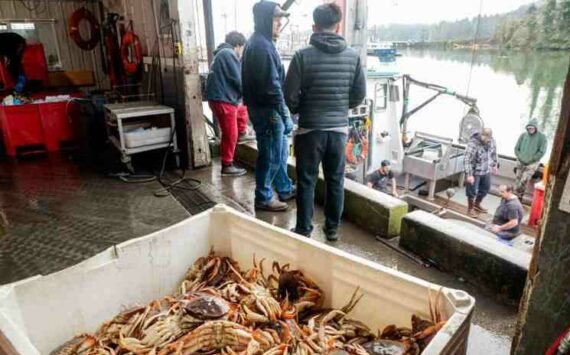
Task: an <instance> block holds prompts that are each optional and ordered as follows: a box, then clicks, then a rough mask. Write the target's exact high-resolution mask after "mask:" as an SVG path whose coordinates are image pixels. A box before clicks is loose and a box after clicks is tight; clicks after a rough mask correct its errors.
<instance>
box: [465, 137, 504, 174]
mask: <svg viewBox="0 0 570 355" xmlns="http://www.w3.org/2000/svg"><path fill="white" fill-rule="evenodd" d="M497 167H499V160H498V157H497V146H496V144H495V140H494V139H491V140H490V141H489V142H488V143H487V144H485V143H483V141H482V140H481V133H473V135H472V136H471V139H469V143H467V148H466V149H465V161H464V169H465V175H467V176H474V175H477V176H483V175H487V174H490V173H491V168H497Z"/></svg>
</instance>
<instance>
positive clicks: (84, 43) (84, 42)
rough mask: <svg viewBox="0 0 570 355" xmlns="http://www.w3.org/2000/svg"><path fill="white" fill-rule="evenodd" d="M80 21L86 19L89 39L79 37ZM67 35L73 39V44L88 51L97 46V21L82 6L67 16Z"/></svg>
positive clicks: (98, 33)
mask: <svg viewBox="0 0 570 355" xmlns="http://www.w3.org/2000/svg"><path fill="white" fill-rule="evenodd" d="M81 21H87V22H88V23H89V33H90V35H89V39H84V38H83V37H81V32H80V31H79V24H80V23H81ZM69 36H70V37H71V38H72V39H73V41H74V42H75V44H77V46H78V47H79V48H81V49H83V50H86V51H90V50H92V49H93V48H95V46H97V43H99V39H100V37H101V33H100V29H99V22H98V21H97V19H96V18H95V16H94V15H93V13H92V12H91V11H89V10H87V9H86V8H84V7H82V8H80V9H77V10H75V11H74V12H73V14H71V17H70V18H69Z"/></svg>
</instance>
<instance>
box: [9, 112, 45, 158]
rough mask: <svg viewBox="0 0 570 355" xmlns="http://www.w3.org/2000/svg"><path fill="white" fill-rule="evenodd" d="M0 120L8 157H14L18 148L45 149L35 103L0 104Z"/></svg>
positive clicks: (40, 122) (42, 131)
mask: <svg viewBox="0 0 570 355" xmlns="http://www.w3.org/2000/svg"><path fill="white" fill-rule="evenodd" d="M0 122H1V126H2V135H3V138H4V145H5V146H6V153H7V154H8V156H9V157H16V155H17V154H18V152H19V151H18V149H19V148H31V150H32V151H38V150H40V151H45V146H46V142H45V136H44V130H43V127H42V121H41V118H40V113H39V111H38V106H37V105H35V104H28V105H15V106H0Z"/></svg>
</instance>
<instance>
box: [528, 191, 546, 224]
mask: <svg viewBox="0 0 570 355" xmlns="http://www.w3.org/2000/svg"><path fill="white" fill-rule="evenodd" d="M543 204H544V184H542V182H539V183H537V184H536V185H534V194H533V196H532V205H531V207H530V216H529V217H528V225H529V226H532V227H536V226H538V224H539V223H540V220H541V218H542V205H543Z"/></svg>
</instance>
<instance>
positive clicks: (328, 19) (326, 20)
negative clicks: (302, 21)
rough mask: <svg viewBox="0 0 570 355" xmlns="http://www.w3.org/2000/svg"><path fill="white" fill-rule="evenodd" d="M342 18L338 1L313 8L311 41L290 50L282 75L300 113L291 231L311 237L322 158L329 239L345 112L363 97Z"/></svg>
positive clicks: (335, 216) (334, 224)
mask: <svg viewBox="0 0 570 355" xmlns="http://www.w3.org/2000/svg"><path fill="white" fill-rule="evenodd" d="M341 19H342V12H341V10H340V8H339V7H338V5H335V4H325V5H320V6H318V7H317V8H316V9H315V10H314V12H313V21H314V25H313V32H314V33H313V35H312V36H311V40H310V45H309V46H308V47H306V48H304V49H301V50H299V51H297V53H295V56H294V57H293V60H292V61H291V64H290V66H289V71H288V72H287V78H286V79H285V101H286V102H287V106H288V107H289V110H290V111H291V112H292V113H295V114H299V129H298V131H297V132H296V135H295V155H296V162H297V224H296V226H295V232H297V233H299V234H302V235H305V236H310V234H311V232H312V230H313V224H312V218H313V211H314V195H315V185H316V182H317V178H318V174H319V165H320V164H321V162H322V164H323V172H324V176H325V182H326V197H325V217H326V220H325V225H324V227H323V229H324V232H325V235H326V237H327V239H328V240H329V241H335V240H337V239H338V235H337V231H338V227H339V225H340V219H341V216H342V211H343V208H344V167H345V156H344V148H345V145H346V138H347V136H348V110H349V108H354V107H356V106H358V105H359V104H360V103H361V102H362V101H363V100H364V97H365V96H366V79H365V77H364V72H363V70H362V66H361V63H360V56H359V55H358V53H357V52H356V51H355V50H353V49H352V48H348V47H347V45H346V41H345V40H344V38H343V37H341V36H340V35H338V31H339V28H340V22H341Z"/></svg>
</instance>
